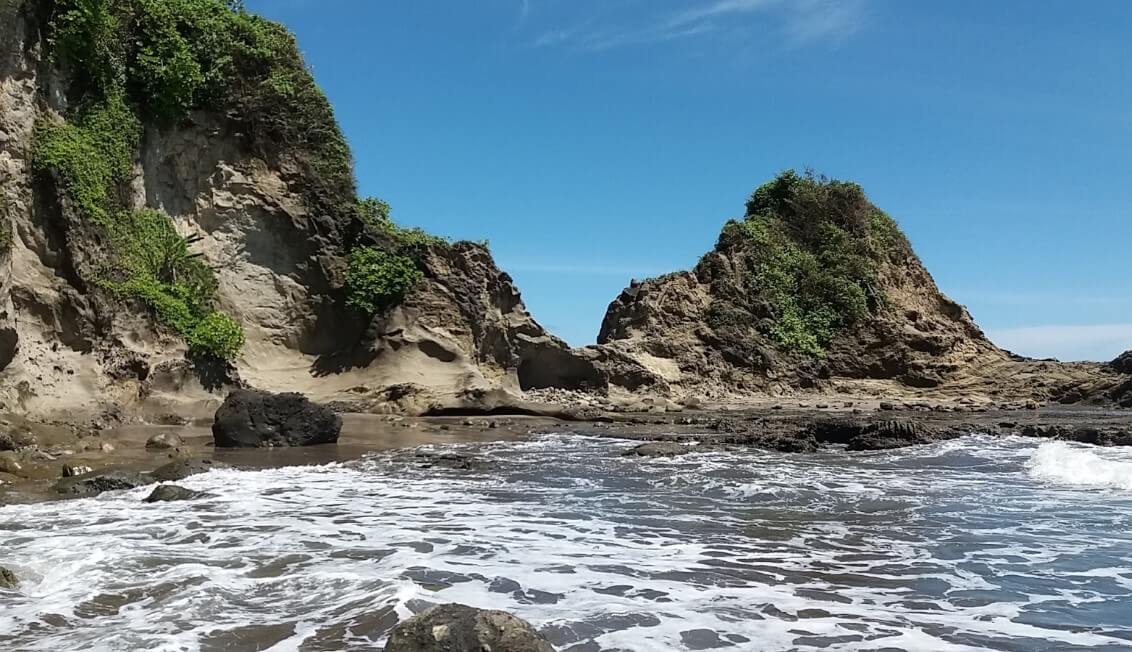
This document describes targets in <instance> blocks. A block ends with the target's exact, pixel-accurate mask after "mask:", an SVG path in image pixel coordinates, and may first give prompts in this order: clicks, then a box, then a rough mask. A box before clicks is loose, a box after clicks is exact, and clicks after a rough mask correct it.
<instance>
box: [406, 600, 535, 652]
mask: <svg viewBox="0 0 1132 652" xmlns="http://www.w3.org/2000/svg"><path fill="white" fill-rule="evenodd" d="M484 650H491V652H554V648H553V647H552V646H551V645H550V643H548V642H547V640H546V639H545V638H543V637H542V636H540V635H539V633H538V632H536V631H535V630H534V628H533V627H531V626H530V624H528V623H526V622H524V621H522V620H519V619H518V618H516V617H515V616H512V615H511V614H509V613H507V612H505V611H490V610H486V609H474V608H472V607H466V606H464V605H459V604H446V605H441V606H439V607H433V608H431V609H429V610H427V611H424V612H422V613H419V614H417V615H416V616H414V617H412V618H410V619H409V620H406V621H405V622H403V623H400V624H399V625H397V627H395V628H394V629H393V633H392V634H391V635H390V637H389V642H388V643H386V645H385V652H483V651H484Z"/></svg>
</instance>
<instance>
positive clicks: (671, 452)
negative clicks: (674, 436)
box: [622, 441, 697, 457]
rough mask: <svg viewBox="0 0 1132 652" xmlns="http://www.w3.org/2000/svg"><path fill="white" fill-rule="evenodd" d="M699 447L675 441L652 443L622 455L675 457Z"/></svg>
mask: <svg viewBox="0 0 1132 652" xmlns="http://www.w3.org/2000/svg"><path fill="white" fill-rule="evenodd" d="M696 448H697V447H695V446H689V445H687V444H681V443H678V442H674V441H652V442H649V443H647V444H641V445H640V446H634V447H633V448H630V449H629V450H627V451H625V452H624V453H622V455H624V456H626V457H674V456H676V455H683V454H685V453H691V452H693V451H694V450H696Z"/></svg>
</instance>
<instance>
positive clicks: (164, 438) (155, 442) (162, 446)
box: [145, 432, 185, 451]
mask: <svg viewBox="0 0 1132 652" xmlns="http://www.w3.org/2000/svg"><path fill="white" fill-rule="evenodd" d="M184 444H185V442H184V441H182V440H181V437H180V436H179V435H177V434H176V433H172V432H159V433H157V434H156V435H154V436H152V437H150V438H149V439H148V440H146V442H145V447H146V450H151V451H164V450H170V449H173V448H180V447H181V446H184Z"/></svg>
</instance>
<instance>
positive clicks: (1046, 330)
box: [987, 324, 1132, 361]
mask: <svg viewBox="0 0 1132 652" xmlns="http://www.w3.org/2000/svg"><path fill="white" fill-rule="evenodd" d="M987 335H988V336H989V337H990V338H991V341H993V342H994V343H995V344H997V345H999V346H1001V347H1003V348H1005V349H1007V350H1009V351H1013V352H1014V353H1018V354H1021V355H1027V356H1031V357H1035V358H1057V359H1059V360H1099V361H1107V360H1112V359H1113V358H1115V357H1116V356H1117V355H1119V354H1120V353H1121V352H1123V351H1127V350H1128V349H1132V324H1092V325H1083V326H1027V327H1024V328H1004V329H990V330H988V331H987Z"/></svg>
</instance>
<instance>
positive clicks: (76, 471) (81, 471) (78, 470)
mask: <svg viewBox="0 0 1132 652" xmlns="http://www.w3.org/2000/svg"><path fill="white" fill-rule="evenodd" d="M87 473H94V469H92V468H90V467H89V466H77V465H75V466H72V465H70V464H64V465H63V477H64V478H75V477H78V476H80V475H86V474H87Z"/></svg>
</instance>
